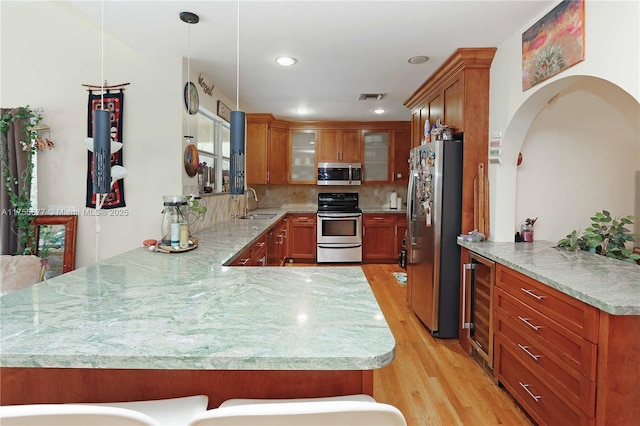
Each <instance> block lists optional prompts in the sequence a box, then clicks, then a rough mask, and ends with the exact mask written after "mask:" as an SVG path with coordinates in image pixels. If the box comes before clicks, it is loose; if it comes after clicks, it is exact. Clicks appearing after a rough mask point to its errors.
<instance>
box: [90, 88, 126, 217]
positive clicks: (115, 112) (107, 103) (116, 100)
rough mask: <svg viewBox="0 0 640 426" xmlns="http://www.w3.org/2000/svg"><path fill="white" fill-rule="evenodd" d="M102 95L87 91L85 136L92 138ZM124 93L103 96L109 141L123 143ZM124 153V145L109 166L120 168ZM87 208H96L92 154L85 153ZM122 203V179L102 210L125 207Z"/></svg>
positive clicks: (112, 156) (112, 158)
mask: <svg viewBox="0 0 640 426" xmlns="http://www.w3.org/2000/svg"><path fill="white" fill-rule="evenodd" d="M102 98H103V96H102V95H99V94H98V95H95V94H93V93H92V92H91V91H89V116H88V119H87V136H88V137H90V138H92V137H93V111H94V110H97V109H102V103H103V100H102ZM123 103H124V93H123V92H122V91H120V93H110V92H107V93H105V94H104V109H106V110H107V111H109V112H110V117H111V120H110V121H111V123H110V126H109V127H110V128H111V140H112V141H118V142H121V143H123V140H122V113H123ZM123 151H124V143H123V146H122V149H120V151H118V152H116V153H112V154H111V166H116V165H117V166H122V153H123ZM87 163H88V164H87V203H86V206H87V207H92V208H95V207H96V196H95V194H94V193H93V153H92V152H91V151H88V153H87ZM125 206H126V204H125V202H124V179H120V180H117V181H116V182H115V183H114V184H113V186H112V187H111V192H110V193H109V195H108V196H107V198H106V199H105V201H104V205H103V206H102V208H103V209H115V208H118V207H125Z"/></svg>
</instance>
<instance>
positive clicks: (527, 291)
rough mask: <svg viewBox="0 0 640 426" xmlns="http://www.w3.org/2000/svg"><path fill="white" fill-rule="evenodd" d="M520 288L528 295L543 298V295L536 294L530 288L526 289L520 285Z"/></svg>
mask: <svg viewBox="0 0 640 426" xmlns="http://www.w3.org/2000/svg"><path fill="white" fill-rule="evenodd" d="M520 290H522V291H524V292H525V293H527V294H528V295H529V296H531V297H535V298H536V299H538V300H542V299H544V296H538V295H537V294H535V293H534V292H533V291H531V290H527V289H526V288H522V287H520Z"/></svg>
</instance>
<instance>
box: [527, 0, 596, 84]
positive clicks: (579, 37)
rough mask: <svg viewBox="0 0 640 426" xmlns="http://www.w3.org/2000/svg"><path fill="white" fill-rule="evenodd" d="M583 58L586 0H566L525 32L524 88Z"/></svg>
mask: <svg viewBox="0 0 640 426" xmlns="http://www.w3.org/2000/svg"><path fill="white" fill-rule="evenodd" d="M583 60H584V0H563V1H562V2H560V3H559V4H558V5H557V6H556V7H554V8H553V10H551V11H550V12H549V13H547V14H546V15H545V16H544V17H542V18H541V19H540V20H539V21H538V22H536V23H535V24H533V25H532V26H531V27H530V28H529V29H528V30H526V31H525V32H524V33H522V91H525V90H527V89H530V88H531V87H533V86H535V85H536V84H538V83H541V82H543V81H545V80H547V79H548V78H550V77H553V76H554V75H556V74H558V73H560V72H562V71H564V70H566V69H567V68H569V67H572V66H573V65H575V64H577V63H579V62H581V61H583Z"/></svg>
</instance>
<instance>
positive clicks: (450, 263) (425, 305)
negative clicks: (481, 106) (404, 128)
mask: <svg viewBox="0 0 640 426" xmlns="http://www.w3.org/2000/svg"><path fill="white" fill-rule="evenodd" d="M454 139H455V140H445V141H442V140H440V141H435V142H430V143H427V144H425V145H421V146H419V147H417V148H414V149H412V150H411V153H410V157H409V163H410V168H411V170H410V173H409V189H408V193H407V242H406V245H407V301H408V302H409V305H410V306H411V308H412V309H413V312H415V314H416V315H417V316H418V318H420V320H421V321H422V323H423V324H424V325H425V326H426V327H427V328H428V329H429V331H430V332H431V334H432V335H434V336H436V337H441V338H457V337H458V319H459V318H460V316H459V312H460V248H459V246H458V245H457V243H456V237H457V236H458V235H460V231H461V229H460V228H461V216H462V133H458V134H456V135H454Z"/></svg>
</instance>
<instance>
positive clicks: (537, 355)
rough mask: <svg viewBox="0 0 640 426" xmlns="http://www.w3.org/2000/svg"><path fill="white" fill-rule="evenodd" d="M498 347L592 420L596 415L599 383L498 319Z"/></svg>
mask: <svg viewBox="0 0 640 426" xmlns="http://www.w3.org/2000/svg"><path fill="white" fill-rule="evenodd" d="M495 331H496V340H495V341H496V344H501V345H502V346H504V347H506V348H508V349H509V350H510V351H511V352H512V353H513V354H515V355H517V357H518V358H519V359H520V362H521V363H522V364H524V365H525V366H526V367H527V369H529V370H530V371H533V372H535V373H536V377H538V378H539V379H540V380H541V381H543V382H544V383H546V384H547V385H548V386H550V387H552V388H553V389H554V391H555V392H556V393H557V394H558V395H560V396H562V397H563V399H565V400H567V401H568V402H570V403H572V404H574V405H575V406H576V407H578V408H579V409H580V410H582V411H583V412H584V413H585V414H587V415H588V416H590V417H593V416H594V415H595V397H596V382H595V381H591V380H589V379H587V378H586V377H584V376H583V375H582V374H580V373H578V372H577V371H575V370H574V369H573V368H568V367H567V365H566V364H565V363H564V362H562V361H561V360H560V359H559V358H558V357H557V356H556V355H555V354H554V353H553V352H552V351H550V350H549V349H548V348H547V347H546V346H544V345H540V344H539V343H538V342H537V341H535V340H533V339H530V338H529V337H528V336H527V335H525V334H523V333H519V332H518V331H517V330H515V328H513V327H511V326H509V324H508V322H507V321H502V319H501V318H500V316H498V321H497V323H496V329H495Z"/></svg>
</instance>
